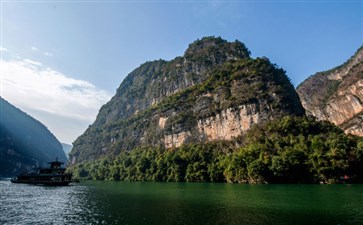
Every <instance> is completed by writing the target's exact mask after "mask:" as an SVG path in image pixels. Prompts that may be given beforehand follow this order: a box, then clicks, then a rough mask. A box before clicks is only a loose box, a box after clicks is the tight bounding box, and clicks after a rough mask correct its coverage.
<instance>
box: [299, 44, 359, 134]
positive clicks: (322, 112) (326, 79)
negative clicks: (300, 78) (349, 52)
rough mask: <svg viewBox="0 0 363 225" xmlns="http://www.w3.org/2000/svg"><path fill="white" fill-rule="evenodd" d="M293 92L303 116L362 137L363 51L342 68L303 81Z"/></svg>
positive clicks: (357, 53)
mask: <svg viewBox="0 0 363 225" xmlns="http://www.w3.org/2000/svg"><path fill="white" fill-rule="evenodd" d="M297 92H298V94H299V96H300V99H301V103H302V105H303V106H304V108H305V109H306V113H307V114H309V115H313V116H315V117H317V118H318V119H319V120H328V121H330V122H332V123H334V124H335V125H337V126H339V127H340V128H342V129H343V130H344V131H345V132H346V133H351V134H354V135H359V136H363V47H361V48H360V49H359V50H358V51H357V52H356V54H354V56H352V57H351V58H350V59H349V60H348V61H347V62H346V63H344V64H343V65H341V66H338V67H336V68H334V69H331V70H329V71H325V72H320V73H317V74H315V75H313V76H311V77H309V78H308V79H306V80H305V81H304V82H303V83H301V84H300V85H299V86H298V88H297Z"/></svg>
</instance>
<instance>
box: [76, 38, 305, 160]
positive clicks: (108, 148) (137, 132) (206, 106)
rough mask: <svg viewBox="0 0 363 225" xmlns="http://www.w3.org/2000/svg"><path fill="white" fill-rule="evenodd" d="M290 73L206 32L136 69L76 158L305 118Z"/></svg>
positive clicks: (228, 135) (79, 144) (219, 136)
mask: <svg viewBox="0 0 363 225" xmlns="http://www.w3.org/2000/svg"><path fill="white" fill-rule="evenodd" d="M304 113H305V112H304V109H303V107H302V105H301V103H300V101H299V97H298V95H297V93H296V92H295V90H294V87H293V86H292V84H291V82H290V80H289V79H288V77H287V76H286V74H285V71H284V70H283V69H281V68H278V67H277V66H276V65H274V64H272V63H271V62H270V61H269V60H268V59H267V58H257V59H253V58H251V57H250V52H249V51H248V49H247V48H246V47H245V45H244V44H243V43H241V42H239V41H235V42H227V41H225V40H223V39H221V38H215V37H206V38H203V39H201V40H197V41H195V42H194V43H192V44H190V45H189V47H188V49H187V50H186V52H185V54H184V56H182V57H177V58H175V59H173V60H171V61H164V60H158V61H153V62H147V63H145V64H143V65H141V66H140V67H139V68H137V69H135V70H134V71H133V72H131V73H130V74H129V75H128V76H127V77H126V78H125V80H124V81H123V82H122V83H121V85H120V87H119V88H118V90H117V93H116V95H115V96H114V97H113V98H112V99H111V100H110V101H109V102H108V103H107V104H105V105H104V106H103V107H102V108H101V110H100V112H99V114H98V116H97V119H96V121H95V122H94V123H93V124H92V125H91V126H90V127H89V128H88V129H87V130H86V131H85V133H84V134H83V135H81V136H80V137H79V138H78V139H77V140H76V141H75V142H74V143H73V146H74V147H73V149H72V152H71V153H70V160H71V162H72V163H78V162H84V161H92V160H95V159H97V158H99V157H102V156H105V155H117V154H118V153H120V151H129V150H132V149H134V148H137V147H140V146H153V147H155V148H174V147H179V146H181V145H183V144H189V143H204V142H208V141H213V140H231V139H233V138H236V137H238V136H240V135H242V134H244V133H245V132H246V131H247V130H249V129H250V128H251V126H252V125H253V124H258V123H262V122H265V121H268V120H271V119H274V118H279V117H282V116H285V115H304Z"/></svg>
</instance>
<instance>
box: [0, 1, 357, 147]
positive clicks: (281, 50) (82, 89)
mask: <svg viewBox="0 0 363 225" xmlns="http://www.w3.org/2000/svg"><path fill="white" fill-rule="evenodd" d="M0 6H1V10H0V11H1V16H0V22H1V23H0V25H1V35H0V36H1V37H0V39H1V40H0V53H1V64H0V95H1V97H3V98H5V99H6V100H7V101H9V102H10V103H11V104H13V105H15V106H16V107H18V108H20V109H21V110H23V111H24V112H26V113H28V114H30V115H31V116H33V117H34V118H35V119H37V120H39V121H41V122H42V123H43V124H45V125H46V126H47V127H48V129H49V130H50V131H51V132H52V133H53V134H54V135H55V136H56V137H57V138H58V140H60V141H61V142H63V143H72V142H73V141H74V140H75V139H76V138H77V137H78V136H80V135H81V134H82V133H83V132H84V130H85V129H86V128H87V127H88V126H89V125H90V124H92V123H93V121H94V120H95V118H96V115H97V113H98V110H99V109H100V107H101V106H102V105H103V104H105V103H106V102H108V101H109V100H110V99H111V97H112V96H113V95H114V94H115V92H116V89H117V88H118V86H119V85H120V84H121V82H122V80H123V79H124V78H125V77H126V76H127V74H129V73H130V72H131V71H132V70H134V69H135V68H137V67H138V66H140V65H141V64H142V63H144V62H146V61H152V60H157V59H165V60H171V59H173V58H175V57H177V56H181V55H183V54H184V51H185V50H186V49H187V47H188V45H189V44H190V43H192V42H193V41H195V40H197V39H201V38H202V37H204V36H221V37H222V38H223V39H226V40H228V41H235V40H236V39H237V40H240V41H241V42H243V43H245V44H246V46H247V47H248V48H249V50H250V51H251V53H252V57H262V56H266V57H268V58H269V59H270V60H271V62H273V63H275V64H277V65H278V66H280V67H282V68H283V69H285V70H286V72H287V75H288V76H289V77H290V79H291V81H292V83H293V84H294V85H295V86H297V85H298V84H299V83H301V82H302V81H303V80H304V79H306V78H307V77H308V76H310V75H313V74H314V73H316V72H319V71H324V70H328V69H331V68H333V67H335V66H338V65H340V64H342V63H344V62H345V61H346V60H348V59H349V57H351V56H352V55H353V54H354V53H355V52H356V50H357V49H358V48H359V47H360V46H362V44H363V1H349V0H348V1H347V0H344V1H327V0H325V1H312V0H311V1H310V0H305V1H292V0H289V1H284V0H279V1H276V0H264V1H262V0H261V1H258V0H256V1H203V0H198V1H138V0H136V1H107V0H106V1H76V0H75V1H69V0H66V1H62V0H60V1H51V0H48V1H45V0H44V1H26V0H23V1H16V0H15V1H6V0H0Z"/></svg>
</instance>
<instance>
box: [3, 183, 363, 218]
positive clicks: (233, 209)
mask: <svg viewBox="0 0 363 225" xmlns="http://www.w3.org/2000/svg"><path fill="white" fill-rule="evenodd" d="M0 224H1V225H13V224H16V225H19V224H27V225H28V224H55V225H58V224H59V225H63V224H76V225H83V224H85V225H86V224H92V225H93V224H117V225H127V224H135V225H143V224H145V225H146V224H147V225H152V224H157V225H168V224H173V225H174V224H183V225H188V224H198V225H199V224H216V225H224V224H225V225H234V224H247V225H249V224H252V225H253V224H273V225H275V224H293V225H299V224H309V225H310V224H329V225H332V224H357V225H362V224H363V185H239V184H200V183H141V182H140V183H137V182H134V183H127V182H101V181H99V182H81V183H79V184H75V185H70V186H66V187H47V186H34V185H27V184H13V183H10V181H9V180H0Z"/></svg>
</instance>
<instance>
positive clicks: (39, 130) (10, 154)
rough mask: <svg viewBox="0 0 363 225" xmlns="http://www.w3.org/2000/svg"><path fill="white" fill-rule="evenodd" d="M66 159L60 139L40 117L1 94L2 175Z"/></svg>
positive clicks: (0, 142) (0, 168) (0, 159)
mask: <svg viewBox="0 0 363 225" xmlns="http://www.w3.org/2000/svg"><path fill="white" fill-rule="evenodd" d="M56 158H57V159H58V160H59V161H62V162H66V161H67V158H66V155H65V154H64V152H63V150H62V146H61V144H60V142H59V141H58V140H57V139H56V137H55V136H54V135H53V134H52V133H51V132H50V131H49V130H48V129H47V128H46V127H45V126H44V125H43V124H41V123H40V122H39V121H37V120H35V119H34V118H32V117H31V116H29V115H27V114H26V113H24V112H22V111H21V110H19V109H18V108H16V107H14V106H13V105H11V104H10V103H9V102H7V101H6V100H4V99H3V98H0V176H12V175H14V174H17V173H19V172H23V171H27V170H29V169H30V168H32V167H35V166H45V164H46V163H47V162H49V161H53V160H55V159H56Z"/></svg>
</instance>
